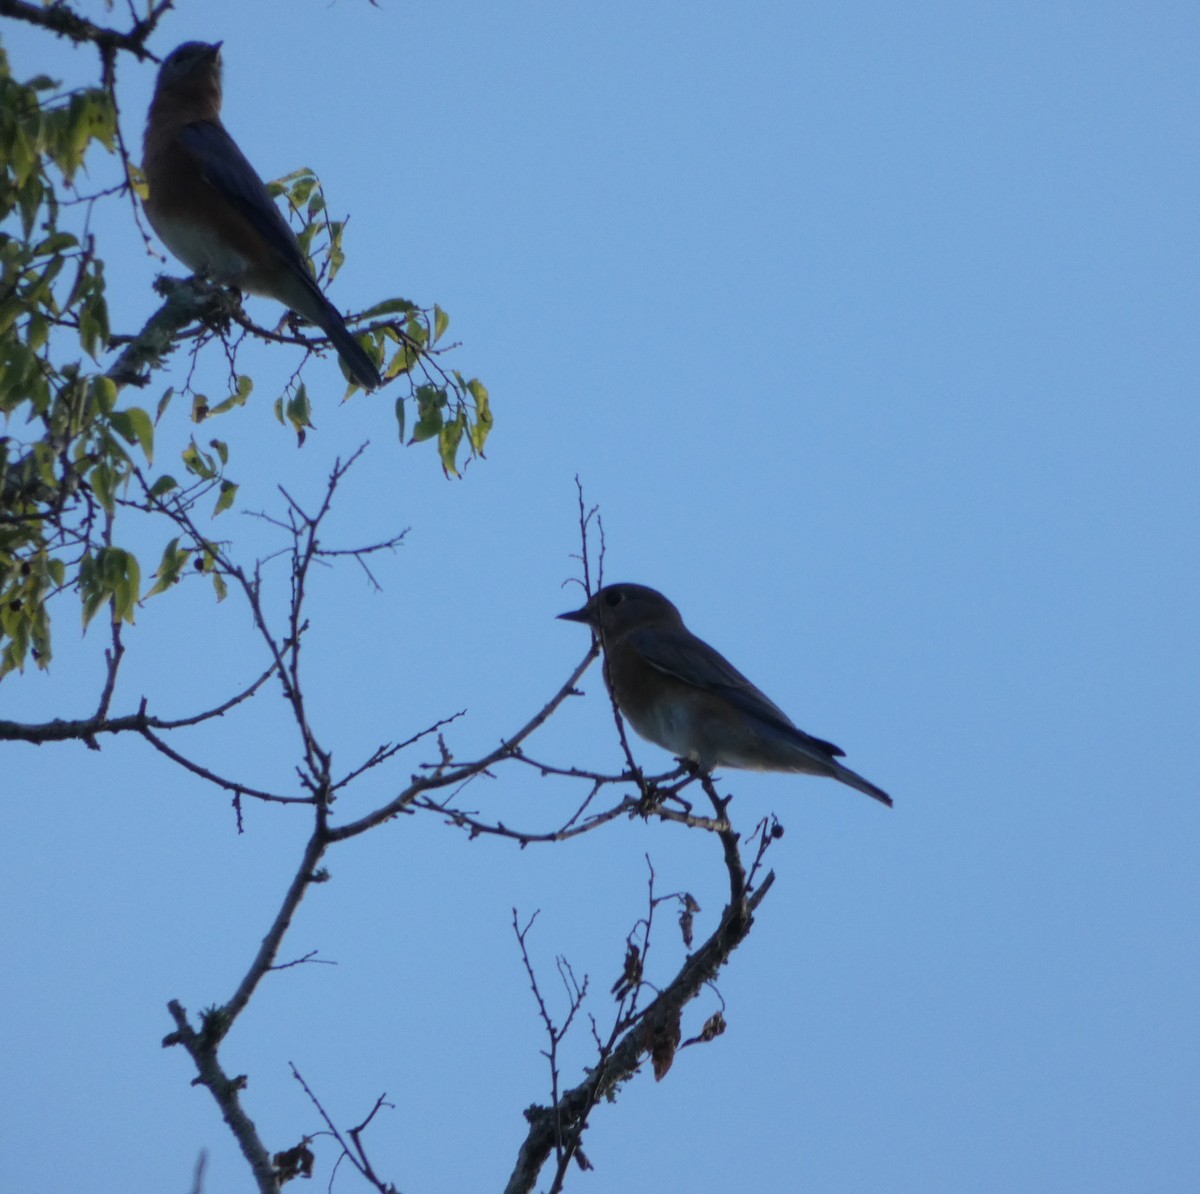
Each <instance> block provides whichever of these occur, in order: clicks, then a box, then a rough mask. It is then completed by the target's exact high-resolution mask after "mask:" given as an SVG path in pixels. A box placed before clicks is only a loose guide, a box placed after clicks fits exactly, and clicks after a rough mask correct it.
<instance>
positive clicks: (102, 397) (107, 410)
mask: <svg viewBox="0 0 1200 1194" xmlns="http://www.w3.org/2000/svg"><path fill="white" fill-rule="evenodd" d="M89 389H90V391H91V397H92V401H93V402H94V403H95V404H96V406H97V407H98V408H99V410H100V412H101V414H105V415H111V414H112V410H113V407H114V406H116V404H117V393H118V391H117V383H116V382H115V381H113V380H112V379H111V378H109V377H105V376H104V374H103V373H101V374H99V375H97V376H96V377H93V378H92V379H91V384H90V386H89ZM130 442H132V441H130Z"/></svg>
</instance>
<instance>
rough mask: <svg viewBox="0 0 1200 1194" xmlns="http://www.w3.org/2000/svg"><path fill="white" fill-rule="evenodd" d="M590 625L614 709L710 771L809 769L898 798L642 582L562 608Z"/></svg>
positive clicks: (661, 743) (569, 616)
mask: <svg viewBox="0 0 1200 1194" xmlns="http://www.w3.org/2000/svg"><path fill="white" fill-rule="evenodd" d="M559 617H560V618H565V619H566V620H567V621H570V622H585V623H586V624H587V625H589V626H591V627H592V629H593V630H594V631H595V632H596V634H597V636H598V637H599V639H600V644H601V646H602V647H603V648H604V678H605V680H606V681H607V682H608V687H609V690H610V691H611V692H612V694H613V698H614V699H615V700H616V702H617V707H618V708H619V709H620V710H621V713H622V714H623V715H624V716H625V718H626V719H627V720H628V722H629V724H630V725H631V726H633V728H634V729H635V730H637V732H638V733H639V734H640V735H641V736H642V737H643V738H646V739H648V740H649V741H651V742H653V743H655V744H657V745H658V746H661V747H663V748H664V749H666V750H669V751H671V753H672V754H675V755H678V756H679V758H681V759H687V760H689V761H691V762H692V763H694V764H696V765H697V766H698V767H699V768H700V769H701V770H703V771H712V769H713V768H714V767H742V768H746V769H749V770H752V771H802V772H806V773H808V774H810V775H825V776H829V777H830V778H831V779H836V780H840V781H841V782H842V783H844V784H849V785H850V787H852V788H857V789H858V790H859V791H860V792H866V794H867V795H868V796H874V797H875V799H876V800H879V801H881V802H882V803H884V804H886V805H888V806H889V807H890V806H891V803H892V798H891V797H890V796H889V795H888V794H887V793H886V792H885V791H883V789H882V788H877V787H876V786H875V785H874V784H873V783H870V782H869V781H868V780H865V779H863V777H862V776H861V775H858V774H857V773H855V772H853V771H851V770H850V768H849V767H844V766H842V764H841V763H839V762H838V759H839V758H840V757H841V756H843V755H844V754H845V751H842V750H840V749H838V747H836V746H834V745H833V743H832V742H825V741H823V740H822V739H820V738H813V737H811V736H810V735H808V734H806V733H805V732H804V731H803V730H799V729H797V728H796V727H795V726H794V725H793V724H792V721H791V719H790V718H789V717H788V716H787V714H786V713H784V712H783V710H782V709H780V708H779V706H778V705H776V704H775V703H774V702H772V701H770V700H769V699H768V698H767V697H766V696H765V695H764V694H763V693H761V692H759V690H758V689H757V688H755V687H754V685H753V684H751V683H750V681H749V680H747V679H746V677H745V676H743V675H742V673H741V672H739V671H738V670H737V668H735V667H734V666H733V664H731V663H730V662H729V661H728V660H727V659H726V658H725V657H724V656H723V655H720V654H719V653H718V652H716V651H714V650H713V648H712V647H710V646H709V645H708V644H707V643H706V642H704V641H703V640H702V639H699V638H697V637H696V636H695V635H694V634H692V632H691V631H690V630H688V628H687V627H686V626H685V625H684V624H683V618H682V617H681V616H680V613H679V610H677V609H676V608H675V606H674V605H672V604H671V602H670V601H668V600H667V599H666V598H665V597H664V596H663V595H662V594H661V593H659V592H657V591H656V590H654V589H650V588H647V587H646V586H645V585H631V584H617V585H606V586H605V587H604V588H602V589H600V590H598V591H597V592H596V593H594V594H593V595H592V597H591V599H590V600H589V601H588V603H587V604H586V605H585V606H584V607H583V608H582V609H577V610H574V611H572V612H571V613H567V614H560V615H559Z"/></svg>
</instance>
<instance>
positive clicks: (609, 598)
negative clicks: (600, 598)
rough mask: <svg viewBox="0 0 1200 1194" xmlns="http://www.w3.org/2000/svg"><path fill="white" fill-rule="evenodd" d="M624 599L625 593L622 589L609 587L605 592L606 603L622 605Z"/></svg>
mask: <svg viewBox="0 0 1200 1194" xmlns="http://www.w3.org/2000/svg"><path fill="white" fill-rule="evenodd" d="M624 600H625V594H624V593H622V592H621V590H620V589H609V590H608V592H607V593H605V594H604V604H605V605H620V604H621V602H622V601H624Z"/></svg>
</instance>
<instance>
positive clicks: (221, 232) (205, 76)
mask: <svg viewBox="0 0 1200 1194" xmlns="http://www.w3.org/2000/svg"><path fill="white" fill-rule="evenodd" d="M143 156H144V160H143V163H142V165H143V169H144V170H145V172H146V182H147V184H148V186H149V188H150V198H149V199H148V200H147V201H146V215H147V216H148V217H149V218H150V223H151V224H152V225H153V226H154V230H155V232H157V233H158V235H159V236H160V237H162V240H163V243H164V244H165V245H166V246H167V248H168V249H170V250H171V252H172V253H174V254H175V256H176V257H178V258H179V260H180V261H182V262H183V264H184V265H186V266H187V267H188V269H190V270H192V271H194V272H195V273H197V274H200V275H202V276H204V277H205V278H208V279H209V280H211V281H213V282H217V283H219V284H220V285H223V286H235V287H237V288H238V289H239V290H245V291H249V292H250V293H251V294H263V295H266V296H267V297H269V298H273V299H277V300H278V301H279V302H281V303H283V305H284V306H285V307H288V308H290V309H291V310H293V311H295V312H296V313H297V314H299V315H302V316H303V317H304V318H305V319H307V320H309V321H310V322H312V323H315V324H316V325H317V327H319V328H320V329H321V330H322V331H323V332H324V333H325V334H326V335H327V336H328V337H329V339H330V341H331V342H332V343H333V346H334V347H335V348H336V349H337V350H338V353H339V355H340V356H341V358H342V363H343V364H344V365H345V366H346V370H347V371H348V372H349V374H350V376H351V377H352V378H353V379H354V380H355V381H356V382H357V383H358V384H359V385H360V386H362V387H363V388H364V389H366V390H373V389H375V388H376V387H378V386H379V385H381V384H382V379H381V378H380V376H379V370H378V368H376V366H375V363H374V361H372V360H371V358H370V356H368V354H367V352H366V350H365V349H364V348H363V347H362V345H361V344H359V342H358V341H357V340H356V339H355V338H354V336H353V335H351V333H350V330H349V329H348V328H347V327H346V323H345V321H344V320H343V319H342V317H341V315H340V314H339V313H338V311H337V308H336V307H334V306H333V304H332V303H331V302H330V301H329V300H328V299H327V298H326V297H325V295H324V294H322V293H321V288H320V287H319V286H318V285H317V282H316V279H315V278H314V277H313V276H312V273H311V271H310V270H309V268H308V263H307V262H306V261H305V259H304V253H303V252H302V251H301V248H300V243H299V241H297V239H296V234H295V233H294V232H293V231H292V229H291V227H290V226H289V225H288V222H287V220H285V219H284V218H283V216H282V215H281V214H280V211H279V208H277V207H276V206H275V203H274V201H273V200H272V199H271V196H270V195H269V194H268V193H267V188H266V186H265V185H264V183H263V180H262V179H261V178H259V176H258V174H257V173H256V172H255V170H254V167H253V166H251V165H250V163H249V162H248V161H247V160H246V158H245V156H244V155H243V154H242V151H241V150H240V149H238V147H237V145H236V143H235V142H234V140H233V138H232V137H231V136H230V135H229V134H228V133H227V132H226V131H225V126H224V125H222V123H221V43H220V42H217V43H215V44H214V45H208V44H207V43H205V42H199V41H189V42H184V44H183V45H181V46H179V47H178V48H177V49H175V50H173V51H172V52H171V53H170V54H169V55H168V56H167V58H166V60H165V61H164V62H163V64H162V67H161V69H160V70H159V72H158V83H157V85H156V86H155V89H154V99H153V100H152V101H151V104H150V115H149V117H148V118H147V120H146V138H145V143H144V155H143Z"/></svg>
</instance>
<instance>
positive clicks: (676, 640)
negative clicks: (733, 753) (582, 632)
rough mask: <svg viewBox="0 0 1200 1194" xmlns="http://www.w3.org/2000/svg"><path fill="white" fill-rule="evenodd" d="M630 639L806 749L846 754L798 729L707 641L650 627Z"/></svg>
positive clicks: (650, 657)
mask: <svg viewBox="0 0 1200 1194" xmlns="http://www.w3.org/2000/svg"><path fill="white" fill-rule="evenodd" d="M629 639H630V642H631V644H632V645H633V646H634V647H636V648H637V650H638V652H639V654H641V656H642V658H643V659H645V661H646V662H647V663H648V664H649V665H650V666H651V667H653V668H655V669H656V670H658V671H660V672H663V673H664V674H665V675H668V676H673V677H674V678H675V679H676V680H682V681H683V682H684V683H685V684H691V685H692V686H693V687H695V688H700V689H703V690H704V691H705V692H711V693H713V694H714V695H715V696H719V697H721V698H722V699H723V700H726V701H728V702H729V703H730V704H731V705H734V706H735V707H736V708H738V709H740V710H741V711H742V712H743V713H748V714H750V715H751V716H752V717H757V718H759V719H760V720H761V721H765V722H766V723H767V724H768V725H771V726H773V727H775V728H776V729H778V730H781V731H783V732H784V733H785V734H788V735H795V736H796V737H797V738H798V740H799V741H800V742H802V743H803V744H804V745H805V746H814V747H817V748H818V749H820V750H823V751H826V752H828V753H829V754H830V755H833V756H835V757H836V756H839V755H844V754H845V753H846V752H845V751H844V750H842V749H840V748H839V747H837V746H834V744H833V743H832V742H826V741H825V740H824V739H822V738H814V737H813V736H812V735H811V734H806V733H805V732H804V731H803V730H801V729H797V728H796V726H795V725H794V724H793V722H792V719H791V718H790V717H788V715H787V714H786V713H784V711H783V710H782V709H780V707H779V706H778V705H776V704H775V702H774V701H772V700H770V699H769V698H768V697H767V696H766V695H765V694H763V693H762V692H760V691H759V690H758V689H757V688H755V686H754V685H753V684H751V683H750V681H749V680H747V679H746V677H745V676H743V675H742V673H741V672H739V671H738V670H737V668H735V667H734V666H733V664H732V663H730V662H729V660H728V659H726V658H725V656H724V655H722V654H721V653H720V652H719V651H716V650H714V649H713V648H712V647H710V646H709V645H708V644H707V643H706V642H704V641H703V639H698V638H696V637H695V635H693V634H689V633H688V632H687V631H684V632H683V633H682V634H681V633H680V632H679V631H677V630H661V629H650V628H646V629H642V630H634V631H632V632H631V633H630V635H629Z"/></svg>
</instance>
